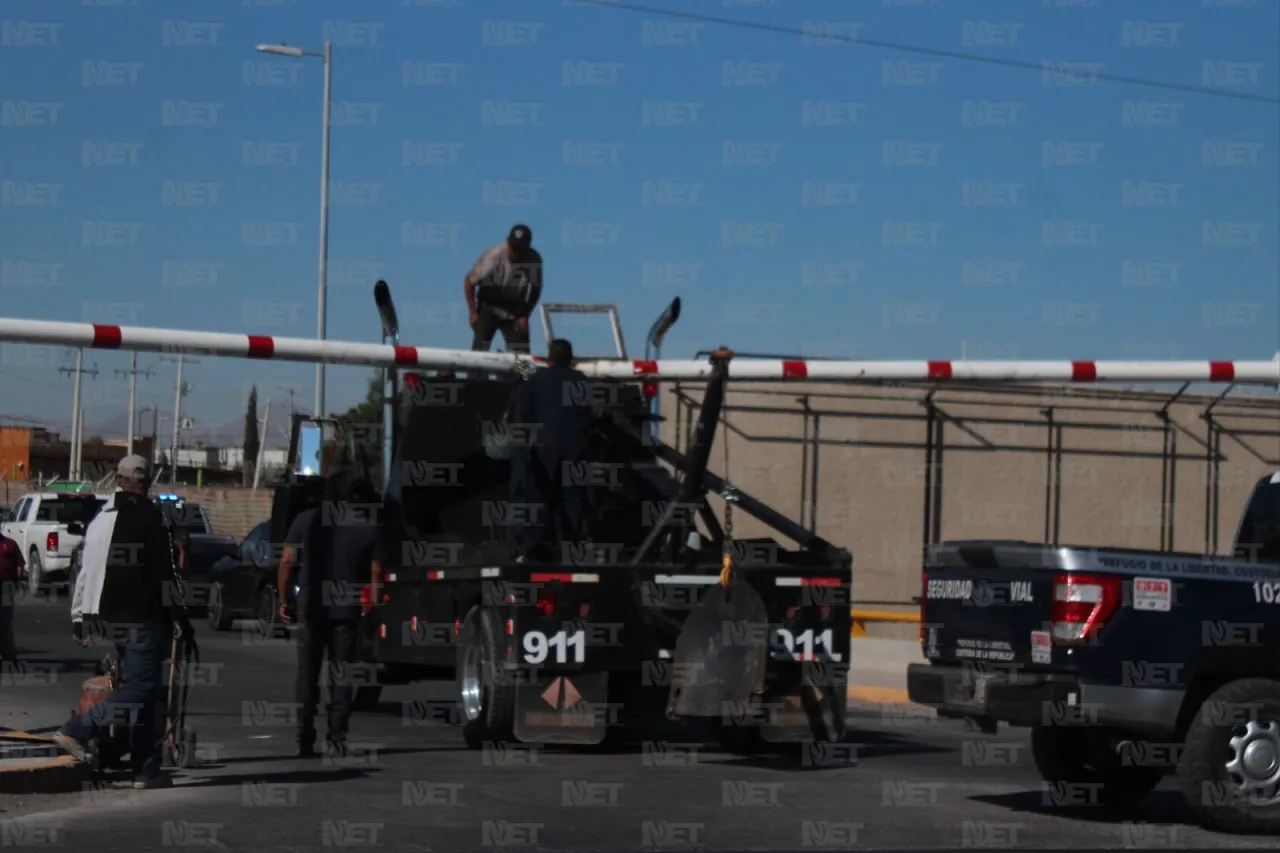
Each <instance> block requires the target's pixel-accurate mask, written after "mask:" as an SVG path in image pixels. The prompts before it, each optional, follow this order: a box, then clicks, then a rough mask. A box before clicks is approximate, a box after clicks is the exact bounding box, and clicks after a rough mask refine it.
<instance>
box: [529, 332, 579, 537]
mask: <svg viewBox="0 0 1280 853" xmlns="http://www.w3.org/2000/svg"><path fill="white" fill-rule="evenodd" d="M590 385H591V383H590V381H589V380H588V379H587V376H586V374H584V373H582V372H581V371H579V370H575V369H574V368H573V345H572V344H570V343H569V342H568V341H566V340H563V339H561V338H557V339H556V340H554V341H552V342H551V346H550V348H549V350H548V352H547V366H546V367H542V368H539V369H538V370H537V371H536V372H534V374H533V376H531V377H530V378H529V379H528V380H527V381H525V382H524V383H523V384H522V385H521V386H520V388H519V389H518V390H517V391H516V393H515V395H514V397H513V398H512V401H511V409H510V414H509V415H508V420H509V421H510V422H512V423H517V424H521V425H522V427H523V429H526V430H528V432H529V436H530V440H529V441H528V442H527V443H526V445H525V446H522V447H519V448H517V450H516V452H515V453H513V454H512V457H511V499H512V501H513V502H519V503H528V504H532V505H535V506H537V507H538V509H539V510H540V512H539V516H540V520H539V521H538V522H535V523H532V524H524V525H521V526H520V527H518V528H517V529H516V530H515V531H514V533H515V540H516V541H515V543H514V544H515V548H516V555H517V558H519V559H522V560H533V559H535V554H537V552H540V551H541V552H543V554H542V556H545V551H544V548H545V546H546V545H547V544H551V543H550V541H549V540H552V537H553V536H554V537H556V540H557V541H559V542H560V543H561V544H563V543H566V542H574V543H583V542H585V541H586V539H587V524H586V511H587V489H586V483H585V482H583V475H582V471H583V467H584V466H585V464H586V463H587V461H588V458H587V457H588V453H587V431H588V429H589V428H590V425H591V419H592V416H593V412H592V407H591V399H592V394H591V391H590ZM558 556H561V557H562V555H558Z"/></svg>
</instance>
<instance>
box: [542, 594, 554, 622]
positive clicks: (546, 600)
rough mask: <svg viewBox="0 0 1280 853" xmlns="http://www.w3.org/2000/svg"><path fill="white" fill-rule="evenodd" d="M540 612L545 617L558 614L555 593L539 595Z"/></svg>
mask: <svg viewBox="0 0 1280 853" xmlns="http://www.w3.org/2000/svg"><path fill="white" fill-rule="evenodd" d="M538 612H539V613H541V614H542V615H543V616H551V615H553V614H554V613H555V612H556V596H555V593H553V592H540V593H538Z"/></svg>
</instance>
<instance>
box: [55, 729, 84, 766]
mask: <svg viewBox="0 0 1280 853" xmlns="http://www.w3.org/2000/svg"><path fill="white" fill-rule="evenodd" d="M53 742H54V743H56V744H57V745H58V748H59V749H61V750H62V751H63V752H65V753H66V754H67V755H70V756H71V757H72V758H74V759H75V760H76V761H84V762H88V761H89V750H87V749H86V748H85V745H84V744H82V743H81V742H80V741H78V740H76V739H75V738H73V737H72V736H71V735H69V734H66V733H65V732H58V733H57V734H55V735H54V736H53Z"/></svg>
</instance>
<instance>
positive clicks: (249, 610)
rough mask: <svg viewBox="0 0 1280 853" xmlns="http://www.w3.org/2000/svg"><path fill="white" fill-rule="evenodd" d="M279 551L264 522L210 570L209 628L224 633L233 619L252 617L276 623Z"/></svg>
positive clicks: (292, 595) (291, 603)
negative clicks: (232, 552) (234, 551)
mask: <svg viewBox="0 0 1280 853" xmlns="http://www.w3.org/2000/svg"><path fill="white" fill-rule="evenodd" d="M278 551H279V549H277V548H276V547H275V546H274V545H273V544H272V542H271V522H270V521H264V522H262V523H261V524H259V525H258V526H256V527H254V528H253V530H251V531H249V535H248V536H246V537H245V538H244V541H243V542H241V543H240V547H239V549H238V551H237V553H235V554H228V555H225V556H223V557H221V558H220V559H219V560H218V561H217V562H216V563H215V564H214V565H213V567H212V571H211V576H210V581H211V583H212V584H213V586H212V588H211V589H210V595H209V609H208V619H209V627H210V628H212V629H213V630H215V631H226V630H227V629H229V628H230V627H231V623H232V622H233V621H234V620H236V619H245V618H253V619H257V620H258V621H259V622H262V623H263V624H266V625H274V624H275V623H276V622H278V621H279V616H278V615H277V612H276V611H277V610H278V609H279V605H278V602H279V600H280V599H279V597H278V596H277V593H276V570H277V569H278V568H279V565H280V555H279V552H278ZM297 594H298V587H297V584H294V585H293V588H292V589H290V590H289V591H288V598H287V600H286V603H287V604H288V606H289V608H290V609H291V610H292V609H293V606H294V602H295V600H296V598H297Z"/></svg>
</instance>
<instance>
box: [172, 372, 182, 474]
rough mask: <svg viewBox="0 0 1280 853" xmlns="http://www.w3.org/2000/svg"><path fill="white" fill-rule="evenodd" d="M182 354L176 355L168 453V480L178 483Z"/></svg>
mask: <svg viewBox="0 0 1280 853" xmlns="http://www.w3.org/2000/svg"><path fill="white" fill-rule="evenodd" d="M182 358H183V357H182V356H178V381H177V382H176V383H175V388H174V392H173V447H172V449H171V451H170V453H169V468H170V470H169V482H170V483H172V484H173V485H175V486H176V485H177V484H178V430H179V428H180V427H181V426H182Z"/></svg>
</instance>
